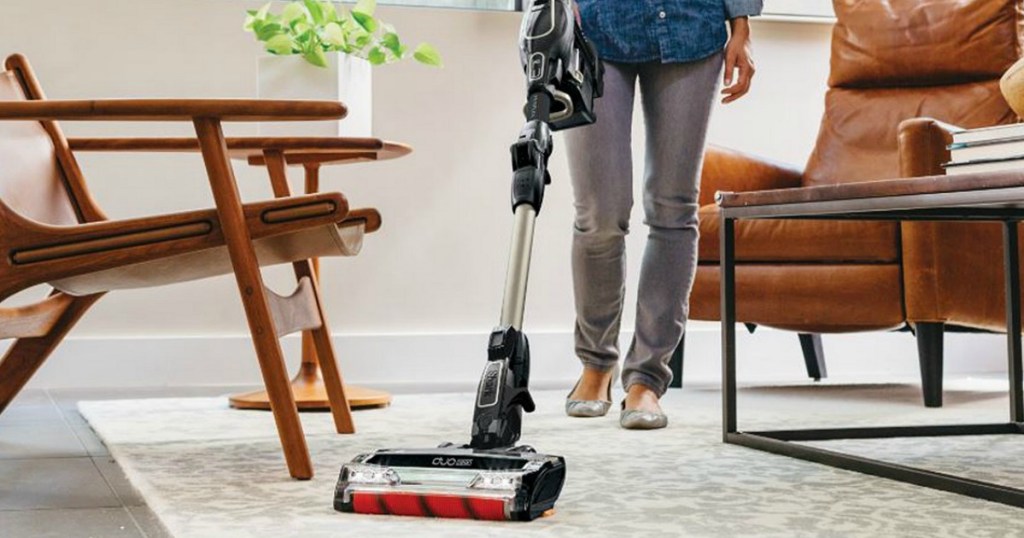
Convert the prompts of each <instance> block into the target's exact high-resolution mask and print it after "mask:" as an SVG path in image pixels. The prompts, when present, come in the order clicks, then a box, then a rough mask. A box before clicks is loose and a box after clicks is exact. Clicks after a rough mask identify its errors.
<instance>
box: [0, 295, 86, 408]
mask: <svg viewBox="0 0 1024 538" xmlns="http://www.w3.org/2000/svg"><path fill="white" fill-rule="evenodd" d="M100 297H103V294H102V293H98V294H96V295H88V296H86V297H76V298H75V299H74V300H72V301H71V302H70V303H69V304H68V306H67V308H66V309H65V310H64V313H63V314H62V315H61V317H60V319H59V320H58V321H57V323H56V324H55V325H54V326H53V328H52V329H50V332H48V333H47V334H46V335H44V336H39V337H35V338H19V339H17V340H15V341H14V343H13V344H11V347H10V348H8V350H7V353H6V354H4V358H3V360H2V361H0V413H3V412H4V410H5V409H7V406H8V405H10V403H11V401H12V400H14V398H15V396H17V395H18V393H19V392H21V389H23V388H24V387H25V385H26V384H27V383H28V381H29V379H32V376H33V375H34V374H35V373H36V371H37V370H39V367H40V366H42V365H43V362H45V361H46V359H47V358H49V356H50V354H52V353H53V350H55V349H57V346H58V345H60V343H61V342H62V341H63V340H64V337H65V336H67V334H68V332H70V331H71V328H72V327H74V326H75V324H76V323H78V320H79V319H81V318H82V315H83V314H85V312H86V310H88V309H89V307H90V306H92V305H93V303H95V302H96V301H98V300H99V298H100Z"/></svg>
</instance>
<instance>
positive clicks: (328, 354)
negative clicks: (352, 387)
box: [294, 260, 356, 433]
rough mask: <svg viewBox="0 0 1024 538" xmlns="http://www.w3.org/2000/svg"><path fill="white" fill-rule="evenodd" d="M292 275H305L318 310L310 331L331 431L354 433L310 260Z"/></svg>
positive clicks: (353, 425)
mask: <svg viewBox="0 0 1024 538" xmlns="http://www.w3.org/2000/svg"><path fill="white" fill-rule="evenodd" d="M294 267H295V276H296V277H297V278H300V279H301V278H302V277H304V276H308V277H309V279H310V281H311V282H312V284H313V296H314V297H316V305H317V309H318V310H319V311H320V328H318V329H314V330H312V331H311V333H312V335H313V345H314V346H315V347H316V356H317V361H318V362H319V363H320V371H321V372H322V373H323V379H324V388H325V389H326V390H327V399H328V400H329V401H330V403H331V414H332V415H333V416H334V428H335V430H336V431H337V432H338V433H355V432H356V427H355V422H354V421H353V420H352V409H351V408H350V407H349V404H348V397H346V396H345V384H344V381H343V380H342V377H341V368H339V367H338V361H337V357H336V356H335V354H334V344H333V343H332V342H331V327H330V325H329V324H328V323H327V316H326V314H325V313H324V306H323V302H322V301H321V300H320V283H319V282H318V281H317V278H316V276H317V275H316V274H317V272H318V271H316V269H315V267H314V264H313V262H312V261H309V260H306V261H301V262H296V263H295V264H294Z"/></svg>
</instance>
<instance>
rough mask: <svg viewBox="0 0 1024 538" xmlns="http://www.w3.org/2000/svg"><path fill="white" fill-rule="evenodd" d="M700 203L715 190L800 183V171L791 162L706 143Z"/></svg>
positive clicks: (710, 200)
mask: <svg viewBox="0 0 1024 538" xmlns="http://www.w3.org/2000/svg"><path fill="white" fill-rule="evenodd" d="M700 181H701V184H700V205H701V206H705V205H708V204H712V203H714V201H715V193H716V192H718V191H732V192H744V191H759V190H770V189H788V188H792V187H799V186H801V185H802V183H803V172H802V171H800V170H798V169H797V168H795V167H793V166H789V165H786V164H782V163H777V162H774V161H771V160H768V159H763V158H761V157H757V156H754V155H750V154H747V153H743V152H740V151H736V150H732V149H728V148H723V147H720V146H708V149H707V151H706V152H705V153H704V170H703V172H702V173H701V179H700Z"/></svg>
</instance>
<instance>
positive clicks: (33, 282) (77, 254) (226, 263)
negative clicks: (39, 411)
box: [0, 55, 380, 479]
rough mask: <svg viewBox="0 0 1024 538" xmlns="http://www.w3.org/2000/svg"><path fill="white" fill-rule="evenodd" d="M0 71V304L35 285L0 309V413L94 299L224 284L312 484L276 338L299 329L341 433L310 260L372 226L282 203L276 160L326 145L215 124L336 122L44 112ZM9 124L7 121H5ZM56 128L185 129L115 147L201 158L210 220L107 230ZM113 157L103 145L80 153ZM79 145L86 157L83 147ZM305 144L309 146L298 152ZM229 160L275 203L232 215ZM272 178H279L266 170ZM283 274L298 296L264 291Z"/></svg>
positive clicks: (80, 109)
mask: <svg viewBox="0 0 1024 538" xmlns="http://www.w3.org/2000/svg"><path fill="white" fill-rule="evenodd" d="M5 69H6V71H3V72H0V251H2V254H3V261H2V262H0V304H2V303H3V301H5V300H7V299H8V298H10V297H11V296H12V295H14V294H15V293H18V292H19V291H22V290H26V289H28V288H31V287H35V286H38V285H41V284H42V285H49V286H50V287H52V288H53V290H52V292H50V293H49V295H48V297H46V299H44V300H42V301H41V302H39V303H36V304H32V305H27V306H17V307H0V339H9V338H13V339H15V341H14V342H13V343H12V344H11V346H10V347H9V348H8V350H7V353H6V355H5V356H4V357H3V360H2V362H0V412H2V411H3V410H4V409H5V408H6V407H7V405H8V404H9V403H10V402H11V400H12V399H13V398H14V397H15V396H16V395H17V394H18V392H19V391H20V390H21V389H22V388H23V387H24V386H25V384H26V383H27V382H28V380H29V379H30V378H31V377H32V375H33V374H34V373H35V372H36V370H37V369H38V368H39V367H40V365H42V363H43V361H45V360H46V358H47V357H48V356H49V355H50V354H51V353H52V352H53V350H54V349H55V348H56V347H57V345H58V344H59V343H60V342H61V341H62V340H63V339H64V337H65V336H66V335H67V334H68V332H69V331H70V330H71V328H72V327H73V326H74V325H75V323H76V322H77V321H78V320H79V319H80V318H81V317H82V315H83V314H84V313H85V312H86V310H88V309H89V307H90V306H92V304H93V303H95V302H96V301H97V300H98V299H99V298H100V297H102V296H103V294H104V293H106V292H107V291H111V290H114V289H125V288H139V287H148V286H159V285H165V284H170V283H174V282H183V281H187V280H194V279H198V278H205V277H208V276H214V275H218V274H227V273H232V272H233V273H234V275H235V278H236V280H237V283H238V289H239V291H240V294H241V299H242V304H243V306H244V309H245V313H246V316H247V318H248V321H249V329H250V332H251V334H252V338H253V343H254V345H255V348H256V354H257V357H258V359H259V364H260V369H261V370H262V374H263V380H264V383H265V385H266V388H267V391H268V393H269V395H270V400H271V407H272V410H273V415H274V419H275V422H276V424H277V430H278V434H279V436H280V439H281V444H282V446H283V449H284V456H285V460H286V461H287V465H288V470H289V472H290V473H291V475H292V476H293V477H295V478H299V479H308V478H311V477H312V476H313V468H312V465H311V462H310V459H309V451H308V449H307V447H306V442H305V437H304V435H303V432H302V425H301V423H300V422H299V415H298V413H297V409H296V405H295V401H294V399H293V396H292V393H291V391H290V389H289V380H288V377H287V372H286V369H285V363H284V359H283V355H282V351H281V347H280V342H279V340H278V338H279V337H281V336H283V335H285V334H290V333H293V332H297V331H301V330H310V331H312V335H313V341H314V344H315V347H316V352H317V355H318V357H319V358H320V362H321V367H322V369H323V372H324V382H325V383H326V385H327V392H328V397H329V399H330V402H331V411H332V414H333V418H334V424H335V428H336V429H337V431H338V433H353V432H354V431H355V429H354V426H353V422H352V416H351V413H350V410H349V407H348V404H347V402H346V398H345V393H344V386H343V384H342V378H341V373H340V371H339V369H338V366H337V362H336V358H335V354H334V349H333V347H332V344H331V339H330V333H329V329H328V324H327V320H326V317H325V316H324V309H323V305H322V304H321V300H320V294H319V290H318V287H317V282H316V279H315V278H314V277H313V267H312V263H311V262H310V261H309V259H310V258H313V257H317V256H332V255H345V254H346V252H347V251H349V250H350V249H351V248H353V246H354V241H358V240H360V239H361V235H362V233H363V232H364V231H373V230H376V229H377V228H379V226H380V215H379V214H378V213H377V212H376V211H374V210H372V209H367V210H357V211H351V212H350V211H349V207H348V202H347V200H346V199H345V197H344V196H342V195H341V194H340V193H323V194H316V195H307V196H294V197H293V196H291V195H290V192H289V189H288V184H287V181H285V180H284V176H283V162H284V159H283V157H282V156H283V155H284V154H285V153H286V151H288V150H289V149H296V148H306V149H312V150H320V151H324V152H328V151H330V152H342V151H343V148H344V147H345V145H344V144H343V143H342V142H340V141H339V139H326V140H325V139H316V140H312V141H303V140H302V139H269V138H253V139H225V137H224V135H223V132H222V130H221V122H223V121H297V120H327V119H338V118H342V117H344V115H345V113H346V110H345V107H344V105H342V104H341V103H337V102H300V101H257V100H180V99H175V100H139V99H133V100H97V101H48V100H46V99H45V97H44V95H43V92H42V90H41V89H40V85H39V83H38V81H37V80H36V78H35V76H34V74H33V72H32V69H31V68H30V66H29V64H28V61H27V60H26V59H25V58H24V57H22V56H20V55H14V56H11V57H9V58H7V60H6V62H5ZM11 120H19V121H11ZM57 120H90V121H93V120H114V121H126V120H128V121H188V122H192V123H193V125H194V127H195V130H196V134H197V138H196V139H148V141H147V140H146V139H142V140H131V139H118V140H120V145H121V146H122V147H125V148H127V149H130V148H129V147H128V146H131V145H133V144H134V145H140V146H147V145H158V146H159V145H164V146H166V145H168V144H171V145H175V146H180V147H179V149H180V150H185V149H188V150H194V151H199V152H200V153H201V154H202V158H203V160H204V162H205V164H206V170H207V175H208V179H209V182H210V187H211V190H212V192H213V198H214V201H215V204H216V208H215V209H209V210H200V211H189V212H183V213H175V214H169V215H160V216H153V217H146V218H139V219H129V220H107V219H106V217H105V216H104V214H103V212H102V211H101V210H100V209H99V207H98V206H97V205H96V203H95V201H94V200H93V198H92V197H91V196H90V194H89V191H88V188H87V187H86V183H85V181H84V178H83V175H82V172H81V170H80V169H79V167H78V165H77V163H76V161H75V157H74V154H73V152H72V150H71V147H70V145H69V143H68V140H67V139H66V138H65V137H64V135H63V133H62V131H61V129H60V127H59V126H58V125H57V123H56V121H57ZM91 144H92V145H93V146H94V148H93V149H97V148H96V146H104V145H106V146H107V149H112V146H117V145H118V143H117V141H115V142H107V143H104V142H103V141H92V142H91ZM82 145H85V146H89V145H90V142H89V141H84V142H83V143H82ZM307 146H312V147H311V148H310V147H307ZM232 152H234V153H237V152H246V154H249V155H256V154H259V155H262V156H263V157H264V158H265V159H266V160H267V162H268V164H271V163H275V162H279V163H281V166H280V167H273V166H271V171H272V173H271V176H272V180H273V186H274V192H275V195H276V196H278V198H276V199H274V200H269V201H260V202H255V203H246V204H243V203H242V201H241V199H240V197H239V193H238V188H237V185H236V183H235V177H234V174H233V172H232V169H231V161H230V157H231V154H232ZM278 169H279V170H281V171H282V172H281V173H278V172H275V170H278ZM278 263H292V265H293V267H294V271H295V276H296V279H297V281H298V287H297V289H296V291H295V293H294V294H292V295H290V296H288V297H283V296H279V295H277V294H274V293H273V292H271V291H270V290H268V289H267V288H266V287H265V286H264V284H263V279H262V276H261V274H260V270H259V267H260V266H261V265H271V264H278Z"/></svg>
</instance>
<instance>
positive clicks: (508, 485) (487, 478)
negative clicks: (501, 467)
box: [469, 472, 523, 491]
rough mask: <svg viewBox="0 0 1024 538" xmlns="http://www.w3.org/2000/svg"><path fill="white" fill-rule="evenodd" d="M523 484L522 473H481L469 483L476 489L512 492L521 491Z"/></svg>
mask: <svg viewBox="0 0 1024 538" xmlns="http://www.w3.org/2000/svg"><path fill="white" fill-rule="evenodd" d="M522 483H523V475H522V473H486V472H485V473H480V474H478V475H476V477H475V478H473V481H472V482H470V483H469V487H471V488H476V489H496V490H511V491H515V490H516V489H519V486H521V485H522Z"/></svg>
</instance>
